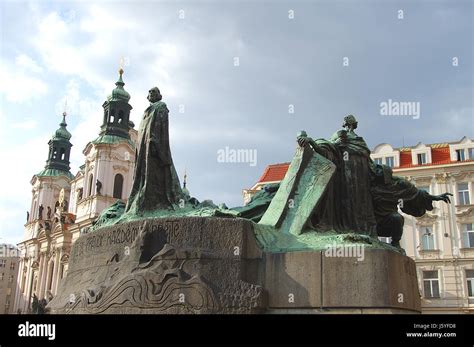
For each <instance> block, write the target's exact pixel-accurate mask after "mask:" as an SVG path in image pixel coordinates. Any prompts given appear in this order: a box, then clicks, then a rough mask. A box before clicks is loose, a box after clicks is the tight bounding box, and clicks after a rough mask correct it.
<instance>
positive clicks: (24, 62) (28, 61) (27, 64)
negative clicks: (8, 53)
mask: <svg viewBox="0 0 474 347" xmlns="http://www.w3.org/2000/svg"><path fill="white" fill-rule="evenodd" d="M15 63H16V65H17V66H19V67H22V68H24V69H26V70H29V71H32V72H35V73H41V72H43V68H42V67H41V66H39V65H38V63H37V62H36V61H35V60H34V59H32V58H31V57H29V56H28V55H26V54H20V55H17V57H16V59H15Z"/></svg>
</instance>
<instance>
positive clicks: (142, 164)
mask: <svg viewBox="0 0 474 347" xmlns="http://www.w3.org/2000/svg"><path fill="white" fill-rule="evenodd" d="M182 198H183V193H182V190H181V187H180V184H179V178H178V175H177V174H176V170H175V168H174V165H173V159H172V158H171V150H170V145H169V133H168V108H167V107H166V104H165V103H164V102H161V101H157V102H155V103H153V104H151V105H150V106H149V107H148V108H147V109H146V110H145V113H144V115H143V119H142V121H141V123H140V128H139V131H138V141H137V149H136V161H135V172H134V179H133V186H132V191H131V193H130V197H129V199H128V202H127V207H126V211H127V212H128V211H132V212H135V213H143V212H147V211H155V210H160V209H174V208H175V206H176V204H178V203H179V200H180V199H182Z"/></svg>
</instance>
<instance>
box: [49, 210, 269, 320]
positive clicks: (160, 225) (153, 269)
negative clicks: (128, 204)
mask: <svg viewBox="0 0 474 347" xmlns="http://www.w3.org/2000/svg"><path fill="white" fill-rule="evenodd" d="M261 259H262V252H261V251H260V250H259V248H258V247H257V244H256V241H255V238H254V236H253V229H252V224H251V223H250V222H248V221H246V220H243V219H232V218H230V219H229V218H204V217H186V218H166V219H163V218H162V219H158V218H156V219H147V220H141V221H136V222H130V223H125V224H120V225H116V226H110V227H104V228H101V229H99V230H97V231H94V232H91V233H89V234H86V235H83V236H81V237H80V238H79V239H78V240H77V241H76V242H75V243H74V245H73V247H72V254H71V258H70V266H69V270H68V274H67V277H66V278H65V279H64V280H63V281H62V283H61V284H60V288H59V290H58V295H57V296H56V297H55V298H54V299H53V300H52V301H51V302H50V303H49V305H48V307H49V308H50V309H51V312H52V313H142V314H146V313H160V314H163V313H175V314H176V313H260V312H263V311H264V310H265V308H266V294H265V291H264V289H263V287H262V286H261V285H259V284H258V279H259V277H261V276H259V264H260V262H261Z"/></svg>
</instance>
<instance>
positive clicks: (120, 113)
mask: <svg viewBox="0 0 474 347" xmlns="http://www.w3.org/2000/svg"><path fill="white" fill-rule="evenodd" d="M122 122H123V111H122V110H120V111H119V113H118V123H119V124H122Z"/></svg>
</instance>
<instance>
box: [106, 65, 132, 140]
mask: <svg viewBox="0 0 474 347" xmlns="http://www.w3.org/2000/svg"><path fill="white" fill-rule="evenodd" d="M122 75H123V69H122V68H120V70H119V79H118V81H117V82H115V86H116V88H115V89H114V90H112V94H110V95H109V96H108V97H107V100H106V101H105V102H104V104H103V105H102V107H103V108H104V119H103V122H102V126H101V127H100V135H101V136H104V135H110V136H118V137H122V138H124V139H129V138H130V135H129V132H130V129H131V128H133V123H130V110H131V109H132V106H130V104H129V103H128V101H129V100H130V94H128V92H127V91H126V90H125V89H124V88H123V86H124V85H125V83H123V79H122Z"/></svg>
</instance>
